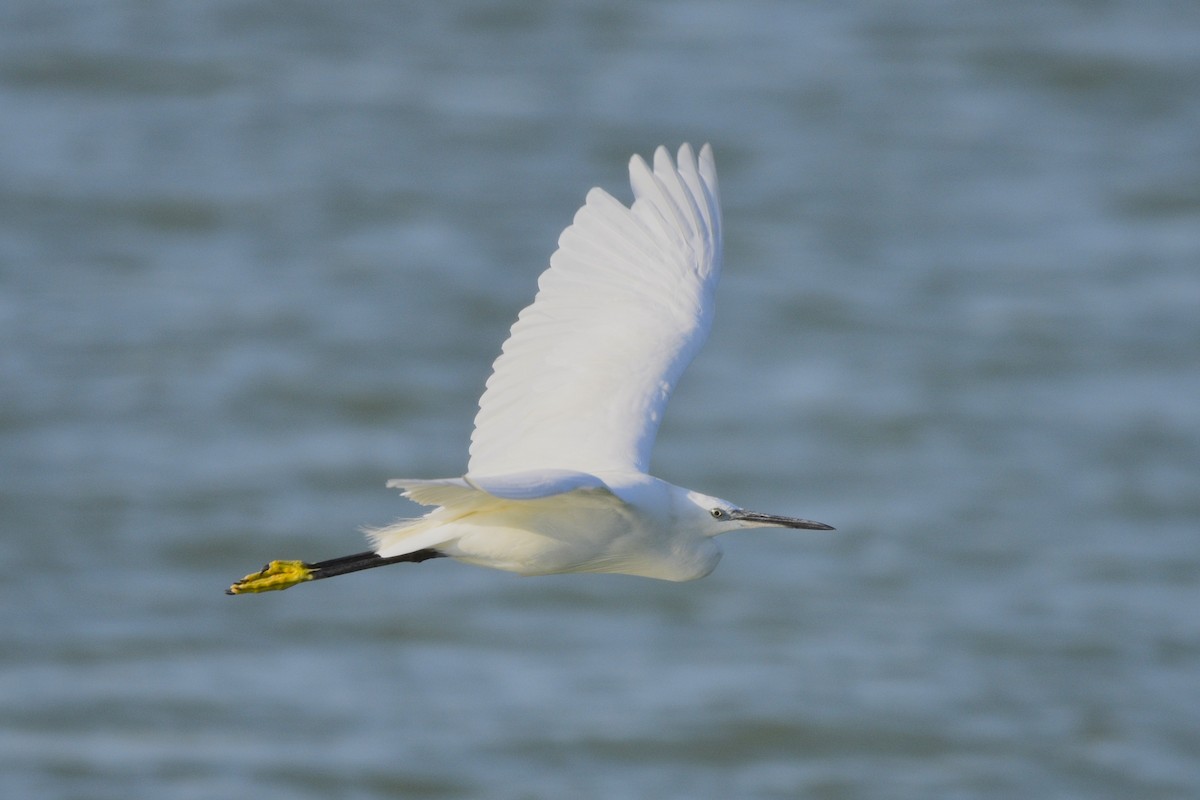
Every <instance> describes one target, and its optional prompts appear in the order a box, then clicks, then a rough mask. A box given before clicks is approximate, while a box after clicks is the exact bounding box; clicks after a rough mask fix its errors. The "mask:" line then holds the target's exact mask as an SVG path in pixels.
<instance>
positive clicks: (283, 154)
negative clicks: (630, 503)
mask: <svg viewBox="0 0 1200 800" xmlns="http://www.w3.org/2000/svg"><path fill="white" fill-rule="evenodd" d="M1197 34H1200V7H1198V6H1196V5H1195V4H1191V3H1174V2H1149V3H1145V2H1143V3H1134V2H1110V3H1103V4H1092V3H1070V2H1061V1H1060V2H1044V3H1005V4H992V3H943V2H933V1H932V0H929V1H928V2H914V3H906V4H892V3H878V2H864V3H854V4H849V3H845V4H843V3H813V4H795V3H782V2H765V1H764V2H749V3H740V4H716V3H707V4H706V3H691V2H673V3H654V4H643V3H631V2H624V3H594V2H592V3H589V2H566V3H554V4H551V3H533V2H507V3H505V2H501V3H471V2H447V3H440V4H437V5H436V6H434V5H416V4H412V5H410V4H403V3H384V2H379V3H344V4H333V3H330V4H317V3H270V2H212V3H199V4H197V3H185V2H179V1H178V0H176V2H149V3H54V2H45V1H44V0H43V1H42V2H36V3H35V2H21V1H20V0H18V2H12V3H8V4H6V5H5V6H4V8H3V9H2V10H0V109H3V113H2V114H0V474H2V476H3V479H2V481H0V531H2V532H3V533H2V538H0V599H2V606H0V608H2V610H0V620H2V624H3V629H2V630H3V637H0V790H2V793H3V795H4V796H5V797H55V798H58V797H61V798H125V799H127V798H131V797H147V798H156V799H159V800H176V799H180V798H211V797H215V796H221V795H250V794H253V795H255V796H257V797H262V798H276V797H277V798H296V797H345V798H382V797H453V798H460V797H461V798H465V797H489V798H550V797H564V796H570V797H595V798H641V797H658V798H729V797H740V798H791V797H806V798H929V797H962V798H966V797H971V798H976V797H979V798H984V797H986V798H1008V797H1062V798H1072V797H1078V798H1084V797H1087V798H1098V797H1112V798H1127V797H1139V798H1177V797H1194V796H1196V795H1197V794H1200V717H1198V716H1197V714H1196V711H1195V708H1194V706H1195V698H1196V697H1198V696H1200V631H1198V628H1197V624H1196V610H1195V609H1196V607H1197V601H1198V599H1200V597H1198V590H1200V547H1198V546H1197V536H1198V533H1200V403H1198V402H1197V397H1200V369H1198V368H1197V367H1198V363H1200V313H1198V312H1200V271H1198V264H1200V190H1197V186H1200V138H1198V137H1197V130H1200V88H1197V87H1198V85H1197V83H1196V76H1197V74H1200V50H1198V49H1197V48H1196V46H1195V43H1196V41H1197ZM683 140H690V141H693V142H697V143H699V142H701V141H706V140H707V141H712V142H713V144H714V147H715V148H716V152H717V160H718V164H719V167H720V171H721V180H722V193H723V199H724V204H725V221H726V227H727V231H728V239H727V260H726V263H727V268H726V277H725V280H724V284H723V286H722V290H721V293H720V305H721V308H720V313H719V314H718V319H717V324H716V329H715V331H714V334H713V336H712V339H711V340H710V344H709V346H708V348H707V349H706V350H705V352H704V353H703V354H702V356H701V357H700V359H699V360H698V361H697V363H696V364H695V365H694V367H693V369H692V370H691V371H690V372H689V374H688V375H687V376H686V377H685V379H684V381H683V383H682V385H681V387H680V389H679V391H678V393H677V395H676V398H675V400H674V402H673V404H672V407H671V410H670V413H669V415H668V417H667V419H666V423H665V425H664V427H663V430H662V434H661V437H660V441H659V447H658V450H657V453H656V464H655V471H656V473H657V474H659V475H661V476H662V477H664V478H666V479H668V480H671V481H672V482H675V483H679V484H683V485H687V486H692V487H695V488H698V489H701V490H704V491H707V492H711V493H714V494H719V495H721V496H725V497H729V498H732V499H734V500H736V501H738V502H741V503H744V504H745V505H747V506H748V507H755V508H758V507H761V508H763V509H766V510H771V511H778V512H780V513H794V514H803V515H805V516H810V517H812V518H815V519H820V520H825V521H828V522H831V523H833V524H835V525H837V526H838V528H839V532H838V533H837V534H836V535H829V536H825V535H803V536H799V535H796V534H794V533H787V532H770V533H761V534H756V535H753V536H749V535H747V536H745V537H734V538H730V539H728V540H727V541H726V542H725V549H726V558H725V560H724V562H723V563H722V564H721V566H720V567H719V568H718V570H717V572H716V573H714V574H713V575H712V576H711V577H709V578H707V579H705V580H703V581H700V582H697V583H693V584H684V585H673V584H660V583H657V582H652V581H644V580H638V579H632V578H622V577H611V576H609V577H604V576H566V577H561V578H539V579H528V580H525V579H519V578H516V577H513V576H510V575H506V574H503V573H493V572H488V571H484V570H478V569H473V568H470V567H465V566H461V565H457V564H452V563H444V562H434V563H431V564H426V565H421V566H413V567H405V566H401V567H395V568H390V569H387V570H380V571H378V572H373V573H365V574H363V575H358V576H354V577H349V578H345V579H341V580H338V581H331V582H329V583H328V584H324V583H323V584H319V585H314V586H311V587H304V588H300V589H298V590H296V591H292V592H287V593H286V594H281V595H268V596H262V597H248V598H240V599H231V598H227V597H225V596H224V595H222V593H221V592H222V589H223V588H224V587H225V586H226V585H227V584H228V583H229V581H230V580H231V579H232V578H235V577H237V576H239V575H241V574H243V573H244V572H246V571H248V570H249V569H251V568H254V567H256V566H257V565H258V564H260V563H262V562H263V561H265V560H267V559H268V558H272V557H302V558H323V557H329V556H333V555H338V554H341V553H345V552H351V551H354V550H357V549H359V548H360V547H361V546H362V541H361V539H360V537H359V534H358V533H357V532H356V530H355V528H356V527H357V526H359V525H364V524H380V523H383V522H386V521H388V520H390V519H392V518H394V517H396V516H400V515H405V514H409V513H412V511H413V510H414V509H413V508H412V507H411V506H406V505H405V504H404V503H403V501H401V500H399V499H398V498H397V497H396V496H395V495H394V494H393V493H391V492H389V491H387V490H385V489H384V488H383V483H384V481H385V480H386V479H387V478H388V477H391V476H395V475H428V476H442V475H452V474H458V473H460V472H461V471H462V469H463V468H464V466H465V459H466V443H467V439H468V437H469V434H470V424H471V418H472V416H473V413H474V407H475V402H476V398H477V397H478V394H479V392H480V390H481V388H482V385H483V381H484V380H485V378H486V376H487V373H488V367H489V365H490V363H491V360H492V358H494V356H495V355H496V353H497V352H498V349H499V346H500V343H501V341H502V339H503V336H504V333H505V331H506V330H507V328H508V326H509V324H511V322H512V320H513V319H514V318H515V315H516V312H517V311H518V310H519V309H520V307H521V306H522V305H524V303H526V302H527V301H528V300H529V299H530V298H531V297H532V294H533V290H534V286H535V282H536V277H537V274H538V273H539V272H540V271H541V269H542V268H543V266H544V264H545V263H546V260H547V258H548V256H549V254H550V252H551V251H552V249H553V247H554V242H555V239H556V237H557V235H558V232H559V231H560V230H561V228H562V227H563V226H564V225H565V224H566V223H567V222H568V221H569V220H570V218H571V216H572V214H573V212H574V210H575V208H576V207H577V206H578V205H579V203H580V202H581V201H582V198H583V195H584V193H585V192H586V190H587V189H588V188H589V187H590V186H592V185H595V184H600V185H603V186H605V187H606V188H608V189H609V190H610V191H613V192H614V193H615V194H617V196H618V197H621V198H622V199H628V196H629V192H628V189H627V184H626V177H625V161H626V159H627V158H628V157H629V155H630V154H631V153H633V152H640V153H642V154H649V153H650V151H651V150H652V148H653V147H654V145H656V144H659V143H668V144H672V145H674V144H677V143H678V142H680V141H683Z"/></svg>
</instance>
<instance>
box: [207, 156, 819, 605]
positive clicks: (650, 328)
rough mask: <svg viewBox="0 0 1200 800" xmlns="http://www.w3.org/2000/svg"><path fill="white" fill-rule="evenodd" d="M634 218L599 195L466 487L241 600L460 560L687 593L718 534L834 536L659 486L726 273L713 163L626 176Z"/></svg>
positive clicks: (524, 337) (426, 498) (497, 405)
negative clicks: (659, 457) (668, 433)
mask: <svg viewBox="0 0 1200 800" xmlns="http://www.w3.org/2000/svg"><path fill="white" fill-rule="evenodd" d="M629 179H630V183H631V185H632V186H633V195H634V202H633V204H632V205H631V206H630V207H628V208H626V207H625V206H624V205H622V204H621V203H620V202H619V201H617V200H616V199H614V198H613V197H612V195H610V194H608V193H607V192H605V191H603V190H602V189H598V188H597V189H592V190H591V191H590V192H589V193H588V195H587V200H586V202H585V203H584V206H583V208H581V209H579V212H578V213H577V214H576V215H575V219H574V220H573V222H572V223H571V225H570V226H569V227H568V228H567V229H566V230H565V231H563V233H562V236H561V237H560V238H559V240H558V250H557V251H556V252H555V253H554V255H553V256H552V257H551V258H550V267H549V268H548V269H547V270H546V271H545V272H544V273H543V274H542V276H541V278H540V279H539V280H538V292H537V296H536V297H535V298H534V301H533V303H532V304H531V305H529V306H528V307H527V308H526V309H525V310H524V311H522V312H521V314H520V316H519V317H518V318H517V321H516V323H515V324H514V325H513V326H512V331H511V333H510V334H509V337H508V341H507V342H505V344H504V347H503V348H502V350H501V353H500V356H499V357H498V358H497V359H496V363H495V364H494V365H493V368H492V375H491V377H490V378H489V379H488V381H487V387H486V389H485V391H484V393H483V397H482V398H480V401H479V414H478V415H477V416H476V417H475V431H474V433H473V434H472V436H471V448H470V460H469V463H468V467H467V474H466V475H464V476H463V477H461V478H440V479H435V480H418V479H409V478H398V479H396V480H393V481H389V482H388V484H387V485H388V486H389V487H393V488H397V489H400V490H401V491H402V493H403V495H404V496H405V497H407V498H409V499H410V500H413V501H414V502H416V503H418V504H420V505H423V506H429V507H433V510H432V511H430V512H428V513H427V514H425V515H424V516H422V517H418V518H416V519H406V520H401V521H399V522H396V523H394V524H392V525H388V526H386V527H384V528H379V529H377V530H372V531H368V536H369V537H370V540H371V543H372V545H373V548H372V549H371V550H368V551H366V552H363V553H356V554H354V555H349V556H344V557H342V558H334V559H330V560H328V561H319V562H316V563H308V562H305V561H272V562H271V563H269V564H268V565H267V566H265V567H264V568H263V569H262V570H260V571H259V572H255V573H252V574H250V575H247V576H246V577H244V578H242V579H241V580H240V581H238V582H237V583H235V584H233V585H232V586H230V587H229V589H228V593H229V594H243V593H247V592H264V591H270V590H274V589H286V588H288V587H290V586H294V585H296V584H297V583H302V582H304V581H312V580H317V579H320V578H329V577H332V576H334V575H343V574H345V573H348V572H356V571H358V570H363V569H370V568H373V567H381V566H383V565H385V564H395V563H398V562H401V561H408V562H421V561H426V560H428V559H431V558H439V557H442V556H448V557H450V558H454V559H457V560H458V561H464V562H466V563H468V564H477V565H480V566H484V567H492V568H495V569H502V570H508V571H510V572H516V573H520V574H522V575H549V574H554V573H564V572H610V573H623V574H626V575H640V576H644V577H647V578H660V579H663V580H669V581H690V580H695V579H696V578H703V577H704V576H705V575H707V574H708V573H710V572H712V570H713V568H714V567H716V565H717V561H719V560H720V558H721V548H720V546H719V545H718V544H717V542H716V541H715V538H714V537H716V536H717V535H718V534H722V533H728V532H730V531H735V530H741V529H743V528H803V529H808V530H822V531H823V530H833V529H832V528H831V527H830V526H829V525H824V524H822V523H820V522H812V521H810V520H806V519H796V518H794V517H782V516H777V515H774V514H762V513H758V512H755V511H747V510H745V509H743V508H740V507H739V506H736V505H734V504H733V503H730V502H728V501H725V500H721V499H718V498H716V497H709V496H708V495H704V494H701V493H699V492H694V491H690V490H688V489H683V488H680V487H678V486H673V485H671V484H669V483H666V482H665V481H661V480H659V479H658V478H654V477H652V476H650V475H649V474H647V472H646V470H647V468H648V466H649V462H650V450H651V448H652V446H653V444H654V436H655V434H656V433H657V431H658V426H659V422H660V421H661V420H662V415H663V410H664V408H665V406H666V404H667V399H668V397H669V396H670V394H671V390H672V389H673V388H674V386H675V382H676V381H677V380H679V376H680V374H682V372H683V370H684V368H685V367H686V366H687V365H688V363H689V362H690V361H691V360H692V357H693V356H695V355H696V352H697V351H698V350H699V349H700V346H701V344H702V343H703V342H704V339H705V337H706V336H707V335H708V330H709V327H710V326H711V323H712V316H713V293H714V290H715V289H716V285H717V278H718V276H719V274H720V271H721V208H720V204H719V201H718V199H717V171H716V166H715V163H714V161H713V155H712V148H711V147H709V146H708V145H705V146H704V147H702V148H701V149H700V157H699V159H697V158H696V156H695V154H694V153H693V151H692V148H691V147H690V146H688V145H686V144H685V145H683V146H682V147H681V148H679V154H678V158H677V159H676V163H675V164H673V163H671V156H670V155H669V154H668V152H667V150H666V149H665V148H663V147H659V148H658V149H657V150H656V151H655V153H654V167H653V169H652V168H651V167H650V166H649V165H647V164H646V162H645V161H643V160H642V159H641V158H640V157H639V156H634V157H633V158H632V159H631V161H630V163H629Z"/></svg>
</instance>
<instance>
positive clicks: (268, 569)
mask: <svg viewBox="0 0 1200 800" xmlns="http://www.w3.org/2000/svg"><path fill="white" fill-rule="evenodd" d="M312 579H313V577H312V567H310V566H309V565H308V564H306V563H304V562H303V561H272V562H271V563H270V564H267V565H266V566H265V567H263V568H262V569H261V570H259V571H258V572H252V573H250V574H249V575H247V576H246V577H244V578H242V579H241V580H240V581H237V582H236V583H234V584H233V585H232V586H230V587H229V588H228V589H226V590H225V594H251V593H253V592H275V591H279V590H281V589H288V588H290V587H292V586H295V585H296V584H297V583H304V582H305V581H311V580H312Z"/></svg>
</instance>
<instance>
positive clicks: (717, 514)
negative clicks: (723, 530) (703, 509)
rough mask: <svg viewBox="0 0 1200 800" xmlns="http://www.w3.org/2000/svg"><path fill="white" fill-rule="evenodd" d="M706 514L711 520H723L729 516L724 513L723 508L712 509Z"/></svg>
mask: <svg viewBox="0 0 1200 800" xmlns="http://www.w3.org/2000/svg"><path fill="white" fill-rule="evenodd" d="M708 513H710V514H712V517H713V519H725V518H726V517H727V516H729V515H728V514H726V513H725V509H723V508H714V509H713V510H712V511H709V512H708Z"/></svg>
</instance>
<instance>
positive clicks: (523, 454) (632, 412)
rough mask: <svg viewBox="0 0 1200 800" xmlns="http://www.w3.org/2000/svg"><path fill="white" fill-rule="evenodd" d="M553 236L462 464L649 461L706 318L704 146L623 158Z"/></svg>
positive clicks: (713, 202) (712, 181)
mask: <svg viewBox="0 0 1200 800" xmlns="http://www.w3.org/2000/svg"><path fill="white" fill-rule="evenodd" d="M629 178H630V183H631V185H632V187H633V194H634V202H633V205H632V206H631V207H630V208H626V207H625V206H624V205H622V204H621V203H620V202H618V201H617V200H616V199H614V198H613V197H612V195H610V194H608V193H607V192H605V191H603V190H601V189H592V190H591V191H590V192H588V195H587V202H586V203H585V204H584V206H583V208H581V209H579V212H578V213H577V214H576V215H575V219H574V221H573V222H572V224H571V225H570V226H569V227H568V228H567V229H566V230H565V231H563V233H562V236H561V237H559V240H558V245H559V246H558V250H557V251H556V252H555V253H554V255H553V256H552V257H551V259H550V268H549V269H547V270H546V271H545V272H544V273H543V274H542V276H541V278H540V279H539V281H538V293H537V297H536V298H535V299H534V301H533V303H532V304H531V305H530V306H528V307H527V308H525V310H524V311H522V312H521V314H520V316H519V317H518V319H517V321H516V323H515V324H514V325H513V327H512V332H511V334H510V335H509V338H508V341H506V342H505V343H504V348H503V351H502V352H501V354H500V357H499V358H497V359H496V363H495V365H494V366H493V371H492V376H491V378H490V379H489V380H488V382H487V389H486V391H484V393H483V397H482V398H480V401H479V414H478V416H476V418H475V432H474V434H473V435H472V437H471V459H470V464H469V469H468V475H471V476H487V475H502V474H507V473H515V472H525V471H531V470H545V469H559V470H574V471H579V472H589V473H596V472H603V471H630V470H636V471H639V472H645V471H646V470H647V467H648V465H649V461H650V451H651V448H652V447H653V445H654V436H655V434H656V433H657V432H658V426H659V422H660V421H661V419H662V414H663V409H664V408H665V406H666V404H667V399H668V398H669V396H670V394H671V390H672V389H673V388H674V386H675V382H676V381H677V380H678V379H679V376H680V375H681V374H682V373H683V370H684V369H685V368H686V367H687V365H688V363H689V362H691V360H692V357H693V356H695V354H696V352H697V351H698V350H699V349H700V347H701V345H702V344H703V343H704V339H705V338H706V337H707V335H708V330H709V327H710V326H711V324H712V314H713V293H714V290H715V288H716V283H717V278H718V276H719V274H720V271H721V209H720V204H719V200H718V196H717V172H716V166H715V164H714V162H713V156H712V149H711V148H710V147H709V146H708V145H704V147H702V148H701V149H700V157H699V159H697V158H696V156H695V154H694V153H693V152H692V148H691V147H690V146H688V145H686V144H685V145H683V146H682V147H681V148H679V155H678V165H676V164H673V163H672V162H671V156H670V154H669V153H668V152H667V150H666V149H665V148H662V147H660V148H658V149H657V150H656V151H655V153H654V168H653V170H651V168H650V167H649V166H648V165H647V164H646V162H645V161H643V160H642V159H641V158H640V157H639V156H634V157H633V159H632V160H631V161H630V163H629Z"/></svg>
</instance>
